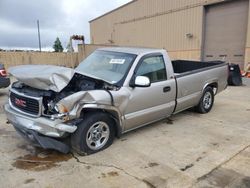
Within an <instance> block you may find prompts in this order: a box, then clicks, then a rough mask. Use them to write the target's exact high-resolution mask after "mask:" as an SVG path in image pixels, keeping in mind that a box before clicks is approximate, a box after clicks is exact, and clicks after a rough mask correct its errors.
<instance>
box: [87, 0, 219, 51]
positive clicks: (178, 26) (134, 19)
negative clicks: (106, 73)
mask: <svg viewBox="0 0 250 188" xmlns="http://www.w3.org/2000/svg"><path fill="white" fill-rule="evenodd" d="M219 1H223V0H185V1H184V0H137V1H135V2H133V3H130V4H129V5H127V6H124V7H122V8H120V9H118V10H116V11H113V12H111V13H110V14H107V15H105V16H103V17H100V18H98V19H96V20H94V21H91V22H90V28H91V42H92V43H94V44H108V43H110V42H111V41H113V42H114V44H117V45H128V46H134V45H136V46H152V47H159V46H162V47H165V48H167V49H169V50H182V49H188V48H189V49H190V48H194V49H196V48H199V49H200V48H201V32H202V31H201V28H202V25H201V24H202V20H201V19H202V15H203V12H202V9H203V6H201V5H202V4H204V3H207V4H209V3H214V2H219ZM191 7H193V8H191ZM183 25H184V30H183ZM185 32H193V33H194V35H195V36H194V39H192V40H187V39H186V38H185V36H184V35H185ZM166 33H167V34H168V36H167V35H166ZM173 34H176V35H173ZM129 35H130V36H129ZM152 36H154V38H155V39H152ZM149 41H150V43H149ZM138 42H139V43H138Z"/></svg>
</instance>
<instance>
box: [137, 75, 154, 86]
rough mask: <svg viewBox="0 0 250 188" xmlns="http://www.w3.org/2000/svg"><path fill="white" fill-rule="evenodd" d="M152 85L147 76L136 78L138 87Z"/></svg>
mask: <svg viewBox="0 0 250 188" xmlns="http://www.w3.org/2000/svg"><path fill="white" fill-rule="evenodd" d="M150 85H151V83H150V80H149V78H148V77H146V76H137V77H136V78H135V86H136V87H149V86H150Z"/></svg>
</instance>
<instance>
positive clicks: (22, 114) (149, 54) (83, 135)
mask: <svg viewBox="0 0 250 188" xmlns="http://www.w3.org/2000/svg"><path fill="white" fill-rule="evenodd" d="M9 72H10V74H11V75H12V76H14V77H15V78H16V79H17V80H18V81H17V82H14V83H13V84H12V86H11V88H10V92H9V103H8V104H6V105H5V111H6V114H7V119H8V120H9V122H10V123H11V124H12V125H13V126H14V128H15V129H16V130H17V132H18V133H20V134H21V135H22V136H23V137H24V138H26V139H27V140H29V141H30V142H32V143H33V144H34V145H35V146H39V147H43V148H47V149H55V150H58V151H60V152H63V153H67V152H69V151H70V150H71V149H73V150H75V151H76V152H77V153H79V154H82V155H84V154H92V153H95V152H98V151H100V150H103V149H105V148H107V147H108V146H110V145H111V144H112V142H113V140H114V137H120V136H121V134H123V133H125V132H128V131H131V130H133V129H136V128H139V127H142V126H144V125H147V124H150V123H153V122H156V121H159V120H161V119H164V118H167V117H169V116H171V115H173V114H175V113H178V112H180V111H183V110H185V109H188V108H191V107H194V108H195V109H196V111H197V112H199V113H207V112H209V111H210V110H211V108H212V106H213V103H214V96H215V94H217V93H219V92H221V91H222V90H224V89H225V88H226V87H227V77H228V65H227V64H226V63H224V62H221V61H216V62H195V61H184V60H176V61H171V60H170V58H169V56H168V54H167V53H166V51H165V50H161V49H144V48H120V47H117V48H103V49H98V50H96V51H95V52H93V53H92V54H91V55H90V56H88V57H87V58H86V59H85V60H83V61H82V62H81V63H80V65H79V66H78V67H77V68H76V69H70V68H65V67H59V66H49V65H23V66H18V67H14V68H11V69H10V70H9Z"/></svg>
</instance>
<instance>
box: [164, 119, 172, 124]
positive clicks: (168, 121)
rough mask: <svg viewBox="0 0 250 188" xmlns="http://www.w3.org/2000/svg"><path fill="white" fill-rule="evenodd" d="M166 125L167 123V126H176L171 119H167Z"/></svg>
mask: <svg viewBox="0 0 250 188" xmlns="http://www.w3.org/2000/svg"><path fill="white" fill-rule="evenodd" d="M165 123H166V124H170V125H172V124H174V121H173V120H172V119H170V118H167V119H166V120H165Z"/></svg>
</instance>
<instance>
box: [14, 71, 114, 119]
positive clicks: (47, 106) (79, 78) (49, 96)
mask: <svg viewBox="0 0 250 188" xmlns="http://www.w3.org/2000/svg"><path fill="white" fill-rule="evenodd" d="M12 88H13V89H15V90H16V91H18V92H20V93H23V94H24V95H27V96H32V97H42V98H43V100H42V103H43V107H44V109H43V115H53V114H56V113H58V111H57V110H56V108H55V105H56V103H57V102H59V101H60V100H61V99H63V98H65V97H67V96H70V95H72V94H74V93H77V92H79V91H89V90H105V91H107V92H108V93H110V92H109V90H118V89H119V87H117V86H115V85H112V84H109V83H107V82H105V81H102V80H98V79H94V78H90V77H87V76H84V75H81V74H79V73H75V74H74V76H73V77H72V79H71V80H70V82H69V83H68V85H67V86H66V87H65V88H63V89H62V90H61V91H60V92H55V91H52V90H41V89H36V88H33V87H30V86H28V85H26V84H24V83H22V82H20V81H17V82H14V83H13V84H12ZM111 98H112V96H111Z"/></svg>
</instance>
